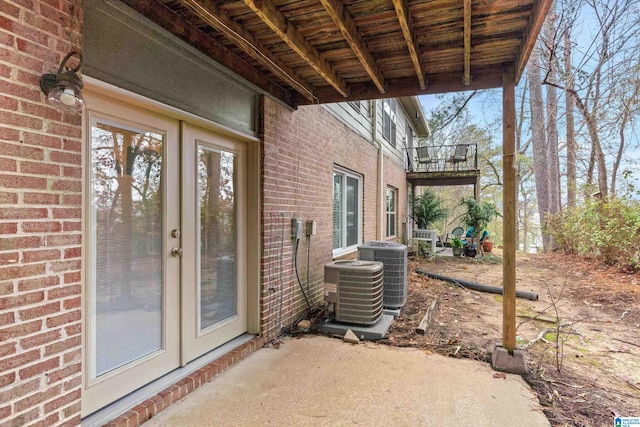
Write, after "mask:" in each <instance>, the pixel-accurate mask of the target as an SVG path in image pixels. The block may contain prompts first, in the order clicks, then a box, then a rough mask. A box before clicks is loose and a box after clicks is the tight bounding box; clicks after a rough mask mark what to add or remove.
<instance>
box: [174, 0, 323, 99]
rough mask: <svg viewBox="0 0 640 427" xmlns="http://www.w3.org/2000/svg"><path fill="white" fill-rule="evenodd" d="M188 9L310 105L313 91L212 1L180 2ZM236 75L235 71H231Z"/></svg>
mask: <svg viewBox="0 0 640 427" xmlns="http://www.w3.org/2000/svg"><path fill="white" fill-rule="evenodd" d="M179 2H180V3H182V4H183V5H184V6H186V7H187V8H189V9H191V10H192V11H193V12H194V13H195V14H197V15H198V16H199V17H200V18H201V19H202V20H203V21H205V22H206V23H207V24H209V25H211V27H213V28H214V29H215V30H216V31H218V32H219V33H220V34H222V35H223V36H225V37H226V38H228V39H229V40H230V41H231V42H233V43H234V44H235V45H236V46H238V48H240V49H241V50H242V51H243V52H244V53H246V54H247V55H249V56H250V57H252V58H253V59H255V60H256V61H258V62H260V63H261V64H262V65H264V66H265V67H266V68H268V69H269V70H270V71H271V72H272V73H274V74H275V75H276V76H278V77H279V78H281V79H282V80H284V81H285V82H287V84H289V85H290V86H291V87H292V88H293V89H294V90H296V91H297V92H298V93H300V94H301V95H302V96H303V97H304V98H306V99H307V100H309V101H313V99H314V94H313V88H312V87H311V86H310V85H309V84H308V83H306V82H305V81H304V80H303V79H302V78H300V77H299V76H298V75H297V73H296V72H295V71H294V70H293V69H292V68H290V67H289V66H288V65H286V64H285V63H284V62H282V61H280V60H279V59H278V58H276V57H275V56H273V55H272V54H271V53H270V52H269V50H268V49H266V48H265V47H264V46H263V45H262V44H261V43H260V42H258V41H257V40H256V39H254V37H253V36H252V35H251V34H250V33H249V32H248V31H246V30H245V29H244V28H242V26H240V25H239V24H237V23H236V22H235V21H233V20H232V19H231V18H229V17H228V16H227V15H226V14H225V13H224V12H223V11H221V10H220V9H218V8H217V7H216V5H215V3H214V2H213V1H211V0H179ZM234 71H236V72H237V70H234Z"/></svg>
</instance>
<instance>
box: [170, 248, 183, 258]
mask: <svg viewBox="0 0 640 427" xmlns="http://www.w3.org/2000/svg"><path fill="white" fill-rule="evenodd" d="M171 256H174V257H179V256H182V248H173V249H171Z"/></svg>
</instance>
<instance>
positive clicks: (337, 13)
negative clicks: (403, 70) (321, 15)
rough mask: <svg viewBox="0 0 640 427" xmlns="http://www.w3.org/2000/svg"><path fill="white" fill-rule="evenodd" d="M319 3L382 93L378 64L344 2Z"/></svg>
mask: <svg viewBox="0 0 640 427" xmlns="http://www.w3.org/2000/svg"><path fill="white" fill-rule="evenodd" d="M320 3H322V5H323V6H324V8H325V9H326V10H327V13H328V14H329V16H330V17H331V19H332V20H333V22H334V23H335V24H336V26H337V27H338V28H339V29H340V32H341V33H342V35H343V36H344V38H345V40H346V41H347V43H349V46H351V49H353V52H354V53H355V54H356V56H357V57H358V59H359V60H360V62H361V63H362V66H363V67H364V69H365V70H366V71H367V74H369V77H371V80H372V81H373V83H374V84H375V85H376V87H377V88H378V90H379V91H380V93H384V92H385V87H384V77H383V76H382V73H381V72H380V71H379V70H378V66H377V65H376V63H375V61H374V60H373V57H372V56H371V53H370V52H369V50H368V49H367V47H366V46H365V44H364V42H363V41H362V36H360V33H358V29H357V28H356V26H355V24H354V23H353V18H352V17H351V15H350V14H349V12H348V11H347V10H346V9H345V7H344V4H343V3H342V2H341V1H337V0H320Z"/></svg>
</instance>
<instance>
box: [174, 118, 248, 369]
mask: <svg viewBox="0 0 640 427" xmlns="http://www.w3.org/2000/svg"><path fill="white" fill-rule="evenodd" d="M182 170H183V179H182V200H183V205H182V206H183V217H182V218H183V221H182V222H183V224H182V230H183V232H184V235H183V236H184V237H183V251H184V252H183V253H184V255H183V270H182V283H183V286H182V338H183V353H182V363H183V364H185V363H187V362H189V361H190V360H193V359H194V358H196V357H198V356H200V355H202V354H203V353H206V352H207V351H209V350H211V349H212V348H215V347H217V346H219V345H221V344H223V343H225V342H227V341H229V340H230V339H232V338H234V337H237V336H238V335H240V334H242V333H243V332H245V331H246V330H247V289H246V283H247V278H246V271H247V268H246V262H247V260H246V258H247V257H246V253H247V252H246V244H247V243H246V223H247V218H246V215H247V213H246V212H247V200H246V186H247V182H246V146H245V144H244V143H242V142H239V141H234V140H233V139H230V138H229V137H222V136H221V135H219V134H216V133H213V132H210V131H207V130H205V129H202V128H199V127H196V126H193V125H190V124H188V123H184V124H183V128H182Z"/></svg>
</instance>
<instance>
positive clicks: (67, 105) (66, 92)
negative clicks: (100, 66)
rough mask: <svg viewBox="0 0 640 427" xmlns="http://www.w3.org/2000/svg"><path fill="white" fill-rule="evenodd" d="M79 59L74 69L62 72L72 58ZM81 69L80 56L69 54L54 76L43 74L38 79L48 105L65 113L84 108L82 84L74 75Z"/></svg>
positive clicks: (78, 54)
mask: <svg viewBox="0 0 640 427" xmlns="http://www.w3.org/2000/svg"><path fill="white" fill-rule="evenodd" d="M74 55H75V56H77V57H78V58H79V60H78V65H77V66H76V68H73V69H67V71H64V68H65V65H67V61H68V60H69V58H71V57H72V56H74ZM80 68H82V54H81V53H80V52H70V53H68V54H67V56H65V57H64V59H63V60H62V62H61V63H60V67H59V68H58V72H57V73H56V74H43V75H42V77H40V89H42V91H43V92H44V94H45V95H47V98H48V99H49V103H50V104H51V105H53V106H54V107H56V108H57V109H58V110H61V111H64V112H66V113H77V112H80V111H82V108H83V107H84V99H83V98H82V88H83V86H84V84H83V83H82V80H80V77H78V75H77V74H76V73H77V72H78V71H80Z"/></svg>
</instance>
